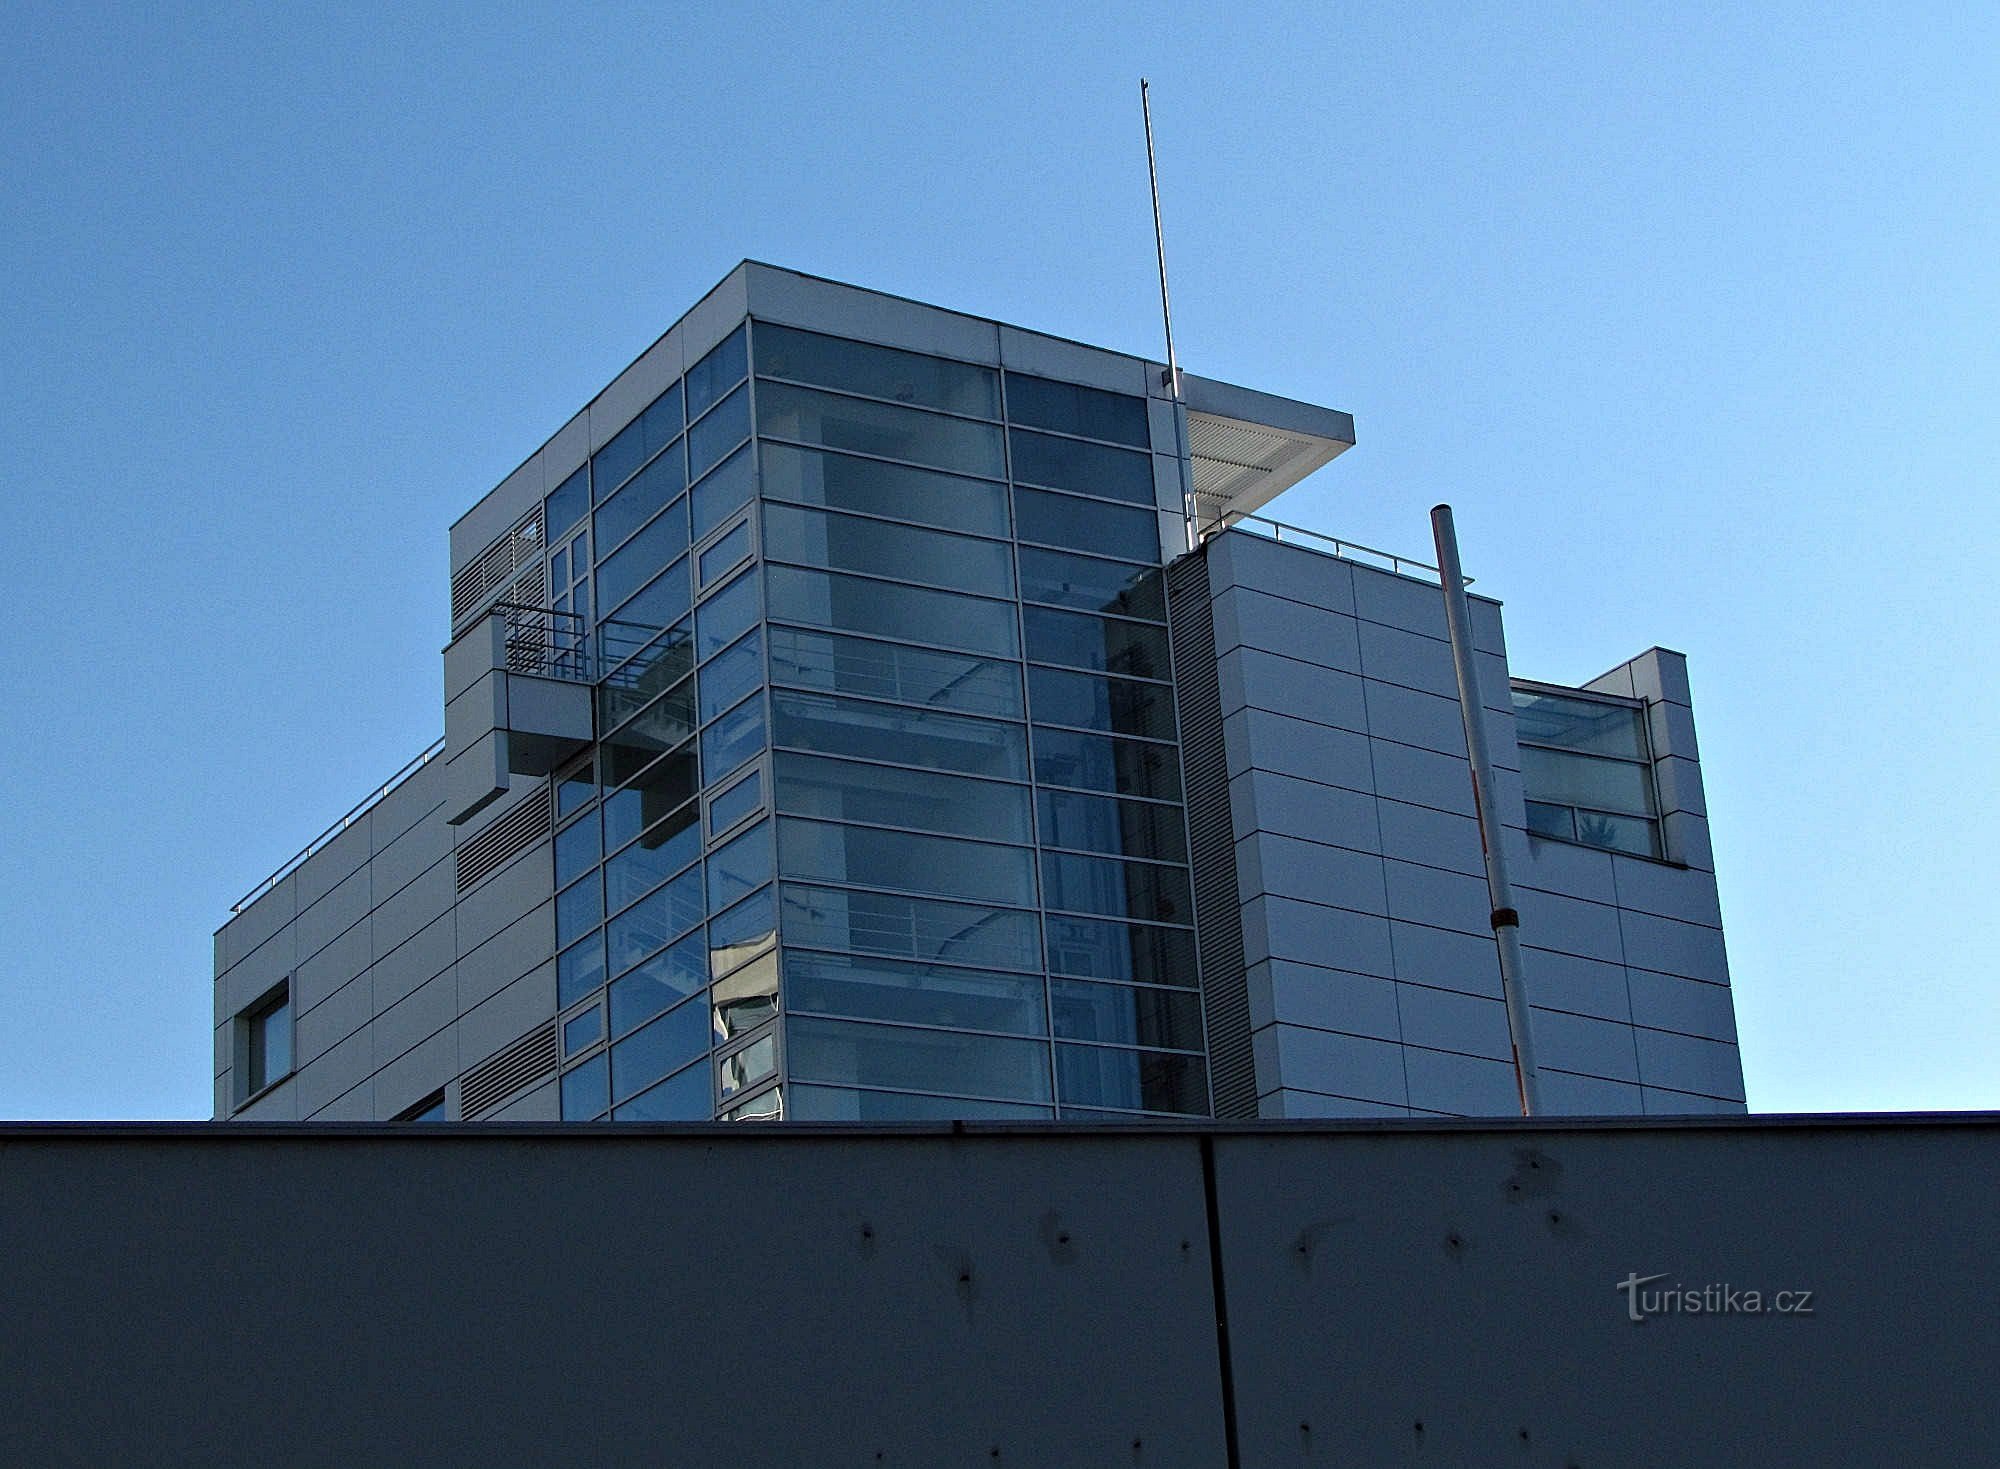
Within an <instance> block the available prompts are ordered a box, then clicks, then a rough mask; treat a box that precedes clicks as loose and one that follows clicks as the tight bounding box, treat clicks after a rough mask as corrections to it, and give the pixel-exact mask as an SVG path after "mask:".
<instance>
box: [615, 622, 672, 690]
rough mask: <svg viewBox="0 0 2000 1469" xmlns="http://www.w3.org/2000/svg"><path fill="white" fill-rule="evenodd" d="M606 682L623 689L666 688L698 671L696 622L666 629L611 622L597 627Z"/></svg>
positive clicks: (632, 623) (639, 624)
mask: <svg viewBox="0 0 2000 1469" xmlns="http://www.w3.org/2000/svg"><path fill="white" fill-rule="evenodd" d="M597 645H598V648H599V650H600V652H601V656H602V663H603V667H604V668H605V669H607V670H608V672H607V673H606V675H605V680H604V681H605V682H606V683H608V684H612V685H615V686H617V687H620V688H634V687H639V686H642V685H643V686H644V687H645V688H647V689H652V690H659V689H663V688H665V687H666V686H667V685H668V684H670V683H672V682H673V681H674V680H675V679H677V678H680V677H682V676H683V675H685V674H688V673H691V672H693V670H694V622H693V620H692V619H683V620H682V621H681V622H680V624H679V625H678V626H676V627H670V628H668V629H667V630H666V631H664V632H662V631H661V630H660V629H659V628H657V627H647V626H645V625H644V624H642V623H635V622H620V621H615V620H614V621H611V622H606V623H602V624H600V625H599V627H598V629H597Z"/></svg>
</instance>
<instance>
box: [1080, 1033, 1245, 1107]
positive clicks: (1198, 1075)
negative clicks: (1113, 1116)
mask: <svg viewBox="0 0 2000 1469" xmlns="http://www.w3.org/2000/svg"><path fill="white" fill-rule="evenodd" d="M1056 1090H1057V1094H1058V1096H1059V1097H1060V1099H1061V1101H1062V1102H1063V1104H1064V1106H1069V1105H1071V1104H1075V1105H1077V1106H1081V1107H1117V1108H1121V1109H1123V1110H1126V1111H1132V1112H1176V1113H1181V1114H1184V1115H1187V1116H1197V1117H1199V1116H1205V1115H1207V1112H1208V1074H1207V1072H1206V1070H1205V1069H1204V1068H1203V1066H1202V1061H1201V1058H1200V1057H1199V1056H1180V1055H1175V1054H1174V1053H1173V1052H1171V1051H1114V1050H1109V1049H1107V1048H1105V1047H1102V1046H1069V1045H1058V1046H1057V1047H1056Z"/></svg>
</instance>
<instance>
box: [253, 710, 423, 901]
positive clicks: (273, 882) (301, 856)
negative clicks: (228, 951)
mask: <svg viewBox="0 0 2000 1469" xmlns="http://www.w3.org/2000/svg"><path fill="white" fill-rule="evenodd" d="M443 753H444V736H443V735H439V736H438V737H437V742H436V743H435V744H433V745H432V746H430V748H429V749H427V750H425V751H424V752H423V753H422V754H420V755H418V756H416V757H415V758H414V759H412V760H411V761H410V762H409V763H408V764H407V765H405V766H404V767H403V768H402V769H401V770H399V771H397V772H396V773H395V774H394V775H392V776H390V777H389V778H388V779H387V780H385V781H383V782H382V784H381V785H379V786H377V787H376V788H375V789H374V790H373V791H371V792H369V793H368V794H367V795H366V796H363V797H362V798H361V799H360V800H359V801H357V802H355V804H354V807H353V809H352V810H350V811H349V812H348V813H347V814H346V815H345V816H343V817H341V818H340V820H338V821H336V822H334V823H333V825H331V826H329V827H328V828H327V829H326V830H325V831H323V832H321V833H320V834H319V835H318V836H316V837H314V838H313V839H312V840H311V841H309V842H307V843H306V844H305V845H304V846H303V847H301V848H299V850H298V852H297V853H296V854H295V855H294V856H293V857H292V858H291V859H290V860H289V861H287V862H285V863H284V864H283V865H281V866H280V867H279V868H278V870H277V871H276V872H274V873H272V874H271V875H270V876H269V877H267V878H265V879H264V880H263V881H262V882H260V883H258V884H257V886H255V887H254V888H252V889H250V891H249V892H247V893H245V894H244V895H243V896H242V897H240V898H238V899H237V900H236V901H235V902H233V903H231V904H230V905H229V911H230V914H231V915H232V916H233V915H235V914H238V913H241V912H242V911H243V910H244V909H245V908H248V907H249V906H250V905H251V904H252V903H254V902H256V901H257V900H258V899H259V898H261V897H263V896H264V894H266V893H268V892H269V891H271V889H272V888H274V887H276V886H277V885H278V884H279V883H281V882H283V881H284V880H285V879H286V878H287V877H289V876H290V875H291V874H292V873H294V872H296V871H297V870H298V869H299V867H300V866H301V865H302V864H303V863H304V862H305V861H306V859H307V858H309V857H311V856H312V855H313V854H314V853H315V852H317V851H319V850H320V848H322V847H324V846H325V845H326V844H327V843H328V842H330V841H332V840H333V839H334V838H335V837H337V836H339V835H340V834H341V833H342V832H344V831H346V830H347V829H348V828H349V827H350V826H352V825H354V823H355V822H357V821H359V820H360V819H361V818H362V817H364V816H366V815H367V814H368V813H369V811H370V810H372V809H373V808H374V807H375V806H376V805H377V804H378V803H380V802H381V800H382V798H383V797H384V796H387V795H388V794H389V793H390V792H391V791H393V790H395V789H396V787H397V786H399V785H401V784H402V783H403V782H404V781H406V780H408V779H409V778H410V777H411V776H413V775H415V774H416V773H417V772H418V771H419V770H422V769H423V768H424V767H425V766H426V765H428V764H430V763H431V761H433V760H435V759H436V758H437V757H438V756H439V755H441V754H443Z"/></svg>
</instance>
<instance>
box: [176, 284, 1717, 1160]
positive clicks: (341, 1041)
mask: <svg viewBox="0 0 2000 1469" xmlns="http://www.w3.org/2000/svg"><path fill="white" fill-rule="evenodd" d="M1353 437H1354V435H1353V424H1352V421H1351V420H1350V419H1349V418H1348V417H1347V415H1345V414H1343V413H1339V412H1336V411H1333V410H1330V409H1324V408H1319V407H1315V406H1312V405H1309V404H1305V403H1299V402H1295V401H1292V400H1288V399H1283V398H1278V397H1274V396H1272V395H1268V394H1264V393H1260V392H1256V391H1253V390H1250V389H1246V388H1241V387H1236V386H1232V385H1228V384H1223V383H1219V382H1214V381H1211V380H1208V379H1204V378H1200V377H1194V376H1187V375H1184V376H1183V388H1182V394H1181V396H1180V398H1179V399H1178V400H1177V399H1176V398H1174V397H1173V396H1171V395H1170V394H1169V391H1168V388H1167V386H1166V383H1165V378H1164V375H1163V372H1162V370H1161V368H1160V367H1159V365H1158V364H1156V363H1152V362H1148V361H1146V360H1143V359H1140V358H1135V357H1131V356H1127V355H1124V354H1120V353H1114V352H1109V351H1102V350H1098V349H1094V348H1087V347H1083V346H1079V345H1077V344H1075V343H1072V342H1067V341H1063V340H1060V339H1057V338H1052V337H1047V336H1042V335H1038V334H1035V333H1032V332H1026V331H1022V330H1018V329H1015V328H1012V327H1008V326H1004V325H1001V324H998V323H995V322H991V321H986V320H982V319H978V318H974V317H970V316H965V315H962V314H958V313H953V312H949V311H945V310H941V309H938V308H934V307H929V306H923V305H919V304H916V303H913V302H909V301H905V300H901V299H899V298H894V297H889V296H883V295H879V294H876V293H872V292H868V291H863V290H858V289H855V288H853V287H848V286H842V285H837V284H834V283H832V282H827V281H822V280H817V279H814V278H812V277H808V276H803V275H798V274H796V273H793V272H788V271H783V270H778V269H774V268H771V267H767V266H762V265H757V264H754V263H745V264H744V265H743V266H740V267H739V268H738V269H737V270H736V271H734V272H732V273H731V274H730V276H729V277H728V278H727V279H725V280H724V281H723V282H722V283H721V284H720V285H719V286H718V287H717V288H716V289H715V290H714V291H713V292H711V293H710V294H709V295H708V296H707V297H706V298H704V300H703V301H702V302H700V303H699V304H698V305H697V306H696V307H695V308H694V309H693V310H692V311H690V312H689V313H688V315H687V316H686V317H685V318H683V319H682V320H681V321H680V322H679V323H678V324H676V325H675V326H674V327H673V329H672V330H670V331H669V332H668V333H667V334H666V335H665V336H664V337H662V338H661V339H660V340H659V341H658V342H657V343H655V344H654V346H653V347H652V348H651V349H649V350H648V351H647V352H646V354H645V355H644V356H642V357H641V358H640V359H639V360H638V361H637V362H635V363H633V364H632V365H631V366H630V367H629V368H627V369H626V370H625V371H624V372H623V373H621V374H620V375H619V376H618V377H617V378H616V379H615V380H614V381H613V382H612V383H611V384H610V385H609V386H608V387H606V388H605V390H604V391H603V392H602V393H600V394H599V395H598V396H597V398H595V399H594V400H593V401H592V402H591V403H590V404H589V405H588V406H587V407H586V408H584V410H583V411H582V412H580V413H579V414H578V415H577V416H576V417H575V418H574V419H572V420H571V421H570V422H569V423H568V424H566V425H565V426H564V427H563V428H562V429H561V430H560V431H558V432H557V433H556V434H555V435H554V436H553V437H552V438H550V439H549V440H548V441H547V442H546V443H545V444H543V445H542V447H541V448H540V449H538V450H537V451H536V452H535V453H534V454H533V455H532V456H531V457H530V458H529V459H528V460H527V461H526V462H525V463H524V464H522V466H521V467H520V468H519V469H518V470H516V471H515V472H514V473H513V474H512V475H510V476H509V477H508V478H507V479H506V480H505V481H504V482H503V483H502V484H501V485H500V486H498V487H497V488H496V489H495V490H493V491H492V492H491V493H490V494H488V495H487V496H486V497H484V498H483V499H482V500H481V501H480V502H479V503H478V504H477V505H476V506H474V507H473V508H472V509H471V510H470V511H469V512H468V513H467V514H466V515H465V516H464V517H463V518H462V519H461V520H460V521H459V522H458V523H457V524H456V525H455V526H453V528H452V532H451V546H452V581H451V607H452V628H451V630H450V644H449V647H448V648H447V650H446V653H445V660H444V662H445V709H444V725H445V735H444V739H443V741H442V742H441V744H440V745H439V746H438V747H436V748H435V749H434V750H432V751H431V752H428V753H427V755H426V756H425V757H424V758H422V759H421V760H420V761H418V762H415V763H414V766H413V768H412V769H410V770H408V771H406V772H405V773H403V774H402V775H401V776H399V777H398V778H397V779H396V780H394V781H392V782H390V783H389V784H388V785H387V786H385V788H384V790H383V791H382V792H380V793H378V795H377V796H376V797H375V798H373V800H372V802H370V803H365V804H364V807H363V808H360V809H359V810H358V811H357V812H356V813H355V814H353V815H351V816H350V817H349V818H348V819H347V820H346V821H345V822H344V824H343V825H342V826H340V827H338V828H336V829H335V830H334V831H333V832H330V833H328V834H327V836H325V837H324V838H322V839H320V840H319V841H318V842H316V843H315V844H313V846H312V847H310V848H309V849H308V851H307V853H306V854H304V855H303V856H302V858H301V859H300V860H298V861H297V862H295V863H293V864H292V865H290V866H289V867H288V868H286V869H285V870H283V871H281V872H280V873H279V874H277V875H275V876H274V877H273V878H272V879H270V880H269V881H267V882H266V883H265V884H263V885H262V886H261V887H260V888H259V890H258V891H257V892H256V893H254V894H252V895H251V897H250V898H249V899H246V901H245V902H244V903H243V904H240V905H239V906H238V910H237V912H236V914H235V916H234V917H233V918H232V919H231V920H230V922H229V923H227V924H226V925H225V926H224V927H223V929H222V930H221V931H220V932H219V933H218V935H217V947H216V1022H217V1034H218V1045H217V1055H216V1066H217V1091H216V1097H217V1112H218V1115H220V1116H243V1117H284V1118H299V1119H309V1118H327V1119H334V1118H383V1119H390V1118H409V1117H414V1116H419V1115H421V1116H424V1117H436V1116H439V1115H443V1116H446V1117H449V1118H452V1119H460V1120H473V1119H479V1118H541V1119H557V1118H560V1119H564V1120H577V1121H600V1120H610V1121H628V1120H637V1121H654V1122H663V1121H687V1120H709V1119H713V1118H722V1119H775V1118H784V1119H795V1120H849V1121H874V1120H896V1119H923V1118H1023V1119H1035V1118H1047V1119H1052V1118H1058V1117H1073V1118H1099V1119H1102V1118H1115V1117H1190V1116H1193V1117H1203V1116H1221V1117H1248V1116H1258V1115H1263V1116H1324V1115H1373V1114H1378V1113H1380V1114H1393V1115H1404V1114H1409V1113H1448V1114H1449V1113H1455V1114H1477V1113H1485V1112H1493V1113H1504V1112H1507V1111H1510V1110H1513V1107H1514V1081H1513V1074H1512V1067H1511V1062H1510V1059H1509V1058H1510V1055H1511V1052H1510V1048H1509V1045H1508V1040H1507V1029H1506V1021H1505V1015H1504V1010H1503V1007H1502V1005H1501V1002H1500V998H1499V995H1500V992H1499V979H1498V968H1497V962H1496V959H1495V955H1494V946H1493V942H1492V939H1491V935H1490V931H1489V930H1488V928H1487V912H1486V904H1485V890H1484V885H1483V881H1482V878H1481V876H1480V874H1481V871H1482V868H1481V858H1480V853H1481V847H1480V840H1479V834H1478V830H1477V827H1476V824H1475V823H1474V822H1473V820H1472V816H1471V808H1470V804H1469V794H1468V792H1469V782H1468V779H1467V767H1466V760H1465V749H1464V738H1463V732H1462V727H1461V724H1460V718H1461V716H1460V709H1459V703H1458V697H1457V689H1456V685H1455V683H1454V681H1453V674H1452V668H1451V661H1450V656H1449V649H1448V645H1447V643H1446V642H1445V637H1444V616H1443V611H1442V606H1441V602H1440V598H1439V594H1438V588H1437V585H1436V580H1435V574H1434V573H1432V572H1430V571H1429V570H1428V569H1427V568H1426V567H1424V566H1423V565H1422V564H1421V563H1420V562H1415V561H1411V560H1409V559H1408V558H1398V557H1391V556H1385V555H1383V554H1381V553H1375V552H1371V551H1366V550H1364V549H1363V548H1359V547H1355V546H1352V545H1348V544H1345V543H1342V542H1338V541H1335V540H1333V539H1331V538H1330V537H1328V536H1324V535H1316V534H1315V533H1313V532H1309V531H1300V530H1295V529H1292V528H1289V527H1284V526H1282V525H1280V524H1279V523H1278V522H1275V521H1272V520H1269V519H1267V518H1265V516H1264V511H1265V510H1266V508H1267V507H1268V506H1269V504H1270V502H1271V501H1272V500H1273V499H1274V498H1275V497H1276V496H1278V495H1279V494H1280V493H1281V492H1282V491H1284V490H1285V489H1286V488H1288V487H1289V486H1291V485H1292V484H1294V483H1296V482H1297V481H1298V480H1300V479H1302V478H1303V477H1305V476H1306V475H1307V474H1310V473H1312V472H1314V471H1316V470H1318V469H1319V468H1321V467H1322V466H1324V465H1326V464H1328V463H1329V462H1330V461H1331V460H1332V459H1334V458H1335V457H1336V456H1337V455H1339V454H1340V453H1341V452H1342V451H1344V450H1345V449H1346V448H1347V447H1349V446H1350V445H1351V444H1352V442H1353ZM1415 510H1416V507H1413V512H1412V515H1413V520H1414V518H1415ZM1191 545H1192V547H1193V549H1190V546H1191ZM1481 590H1484V589H1483V588H1482V589H1481ZM1474 608H1475V617H1474V620H1475V626H1476V633H1477V637H1476V643H1477V646H1478V649H1479V651H1478V655H1477V657H1478V661H1479V663H1480V673H1481V677H1482V679H1483V680H1484V681H1485V682H1484V683H1483V686H1482V705H1483V707H1482V711H1481V714H1482V717H1483V718H1484V719H1485V720H1486V721H1487V724H1488V730H1489V736H1490V741H1491V743H1492V746H1493V748H1494V750H1495V752H1496V756H1497V759H1498V763H1499V764H1500V766H1501V775H1502V783H1503V801H1504V802H1505V803H1506V806H1507V818H1508V822H1509V824H1508V826H1507V828H1506V831H1505V833H1504V835H1505V840H1506V841H1507V843H1508V844H1509V848H1510V854H1511V855H1512V856H1513V858H1514V860H1515V876H1516V882H1517V885H1518V886H1519V887H1520V889H1521V894H1522V897H1521V912H1522V937H1523V942H1524V943H1525V944H1526V945H1528V961H1529V966H1528V972H1529V985H1530V996H1531V999H1532V1000H1533V1001H1534V1004H1535V1006H1536V1010H1535V1012H1534V1023H1535V1025H1536V1029H1537V1043H1538V1047H1539V1049H1540V1052H1541V1058H1542V1063H1543V1067H1544V1071H1545V1080H1544V1091H1545V1093H1546V1094H1547V1096H1548V1097H1549V1099H1550V1101H1551V1103H1552V1104H1553V1105H1554V1106H1556V1107H1558V1108H1561V1109H1563V1110H1568V1111H1578V1112H1605V1113H1616V1112H1624V1113H1630V1112H1641V1111H1653V1112H1673V1111H1690V1110H1716V1109H1720V1110H1732V1109H1735V1110H1740V1109H1741V1107H1742V1083H1741V1073H1740V1068H1739V1066H1738V1064H1737V1060H1736V1049H1735V1036H1734V1026H1733V1016H1732V1007H1731V1003H1730V995H1729V988H1728V971H1727V967H1726V961H1725V959H1724V956H1723V950H1722V940H1721V931H1720V918H1719V913H1718V910H1717V905H1716V898H1715V881H1714V877H1713V872H1712V864H1711V862H1710V859H1709V850H1708V842H1707V835H1706V832H1707V826H1706V811H1705V807H1704V806H1703V804H1702V800H1701V792H1700V777H1699V765H1698V758H1697V755H1696V749H1695V743H1694V731H1693V723H1692V715H1691V707H1690V699H1689V695H1688V689H1687V682H1686V674H1685V666H1684V663H1683V661H1682V660H1681V659H1680V657H1679V656H1678V655H1676V654H1671V653H1667V652H1665V651H1663V650H1658V649H1654V650H1649V651H1648V652H1646V653H1645V654H1643V655H1641V656H1640V657H1639V658H1636V659H1634V660H1632V661H1630V662H1628V663H1625V664H1621V665H1619V667H1617V668H1616V669H1614V670H1613V671H1612V672H1611V673H1609V674H1606V675H1604V676H1603V677H1602V678H1599V679H1597V680H1594V681H1592V682H1591V683H1590V684H1589V685H1588V686H1586V687H1562V686H1555V685H1549V684H1544V683H1533V684H1530V683H1526V682H1517V681H1515V680H1513V679H1511V677H1510V674H1509V670H1508V667H1507V663H1506V656H1505V643H1504V638H1503V634H1502V625H1501V618H1500V608H1499V605H1498V604H1497V603H1496V602H1493V601H1491V600H1487V599H1485V598H1475V601H1474ZM279 993H282V995H283V996H284V997H285V998H284V1001H283V1003H282V1005H281V1006H276V1007H274V1006H273V1004H272V999H271V997H272V996H273V995H274V994H279ZM280 1030H282V1032H283V1033H282V1034H279V1033H278V1032H279V1031H280ZM278 1066H282V1068H283V1074H275V1073H274V1068H275V1067H278Z"/></svg>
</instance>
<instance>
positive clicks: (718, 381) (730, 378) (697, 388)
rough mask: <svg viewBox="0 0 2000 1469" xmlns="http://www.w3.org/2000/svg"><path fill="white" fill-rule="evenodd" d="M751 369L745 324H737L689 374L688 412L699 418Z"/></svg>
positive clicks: (691, 415)
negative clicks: (746, 346) (744, 331)
mask: <svg viewBox="0 0 2000 1469" xmlns="http://www.w3.org/2000/svg"><path fill="white" fill-rule="evenodd" d="M749 370H750V363H749V354H748V352H747V351H746V350H745V346H744V337H743V328H742V327H740V326H739V327H738V328H736V330H735V331H733V332H731V333H730V334H729V335H728V336H727V337H725V338H723V339H722V341H721V343H720V344H718V345H717V346H715V347H713V348H711V349H710V350H709V352H708V355H707V356H705V357H703V358H702V359H701V361H699V362H697V363H696V364H695V365H694V366H693V367H691V368H689V369H688V375H687V416H688V417H689V418H691V419H693V418H699V417H701V415H702V414H703V413H705V412H707V411H708V407H709V405H710V404H711V403H713V402H715V401H716V399H718V398H720V397H721V396H722V395H723V394H724V393H726V392H728V391H729V390H730V389H731V388H733V387H734V386H736V384H737V383H738V382H740V381H742V379H743V377H744V375H745V374H746V373H748V372H749Z"/></svg>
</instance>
